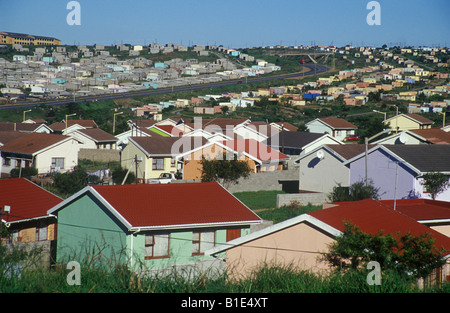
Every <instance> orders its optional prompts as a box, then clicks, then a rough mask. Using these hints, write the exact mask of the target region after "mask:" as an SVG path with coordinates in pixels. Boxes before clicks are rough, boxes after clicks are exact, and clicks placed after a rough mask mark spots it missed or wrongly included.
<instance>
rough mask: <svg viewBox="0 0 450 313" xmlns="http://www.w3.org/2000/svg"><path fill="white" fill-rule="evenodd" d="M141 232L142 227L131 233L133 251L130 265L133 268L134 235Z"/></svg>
mask: <svg viewBox="0 0 450 313" xmlns="http://www.w3.org/2000/svg"><path fill="white" fill-rule="evenodd" d="M139 232H141V229H140V228H138V229H137V230H135V231H134V232H132V233H131V244H130V246H131V248H130V249H131V251H130V252H131V253H130V267H131V269H133V242H134V240H133V237H134V235H135V234H137V233H139Z"/></svg>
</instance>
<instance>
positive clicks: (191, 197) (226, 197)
mask: <svg viewBox="0 0 450 313" xmlns="http://www.w3.org/2000/svg"><path fill="white" fill-rule="evenodd" d="M48 214H51V215H54V216H56V217H57V248H56V261H57V262H58V263H63V264H64V263H67V262H70V261H77V262H79V263H80V264H84V263H85V262H92V260H94V259H95V260H102V261H101V262H100V263H101V264H104V262H107V263H109V264H111V265H115V264H119V263H120V264H125V263H126V264H128V265H129V266H130V267H131V268H133V269H136V270H137V269H138V267H139V268H141V267H142V266H143V267H144V268H149V269H161V268H167V267H170V266H175V265H177V266H178V265H192V264H198V263H202V262H203V263H206V261H212V260H213V258H212V257H210V256H205V255H204V251H206V250H207V249H210V248H212V247H214V246H216V245H220V244H224V243H226V242H227V241H229V240H232V239H235V238H238V237H240V236H244V235H246V234H248V233H250V226H251V225H253V224H259V223H261V222H262V220H261V219H260V218H259V217H258V216H257V215H256V214H255V213H253V212H252V211H251V210H250V209H249V208H248V207H246V206H245V205H244V204H242V203H241V202H240V201H239V200H238V199H237V198H235V197H234V196H233V195H232V194H231V193H229V192H228V191H227V190H226V189H224V188H223V187H222V186H221V185H219V184H217V183H177V184H135V185H110V186H88V187H86V188H84V189H82V190H81V191H79V192H78V193H76V194H74V195H73V196H71V197H70V198H68V199H66V200H65V201H63V202H61V203H60V204H58V205H56V206H55V207H53V208H52V209H50V210H49V211H48Z"/></svg>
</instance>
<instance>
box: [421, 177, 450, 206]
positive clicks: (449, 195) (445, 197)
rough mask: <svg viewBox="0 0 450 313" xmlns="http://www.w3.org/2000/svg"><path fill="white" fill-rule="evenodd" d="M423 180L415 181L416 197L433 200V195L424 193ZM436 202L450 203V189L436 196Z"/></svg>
mask: <svg viewBox="0 0 450 313" xmlns="http://www.w3.org/2000/svg"><path fill="white" fill-rule="evenodd" d="M449 180H450V178H449ZM422 183H423V178H422V177H416V178H415V179H414V190H415V196H416V197H419V198H423V199H432V198H431V194H430V193H428V192H426V191H425V192H424V188H423V185H422ZM435 200H439V201H450V188H447V189H446V190H444V191H443V192H442V193H440V194H438V195H437V196H436V199H435Z"/></svg>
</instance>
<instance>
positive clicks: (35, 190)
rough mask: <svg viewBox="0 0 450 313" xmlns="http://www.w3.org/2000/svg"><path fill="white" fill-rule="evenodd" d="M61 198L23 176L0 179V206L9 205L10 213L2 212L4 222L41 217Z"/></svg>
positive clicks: (60, 200)
mask: <svg viewBox="0 0 450 313" xmlns="http://www.w3.org/2000/svg"><path fill="white" fill-rule="evenodd" d="M62 201H63V199H61V198H59V197H58V196H56V195H54V194H52V193H51V192H49V191H47V190H45V189H43V188H41V187H39V186H38V185H36V184H35V183H33V182H31V181H29V180H27V179H25V178H8V179H1V180H0V207H3V206H4V205H9V206H10V207H11V212H10V214H3V217H2V218H3V220H5V221H6V222H16V221H20V220H25V219H30V218H36V217H42V216H46V215H47V211H48V210H49V209H50V208H52V207H53V206H55V205H57V204H58V203H60V202H62Z"/></svg>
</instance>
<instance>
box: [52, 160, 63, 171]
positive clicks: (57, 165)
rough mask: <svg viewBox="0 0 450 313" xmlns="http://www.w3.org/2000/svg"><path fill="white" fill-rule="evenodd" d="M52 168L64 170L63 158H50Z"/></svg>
mask: <svg viewBox="0 0 450 313" xmlns="http://www.w3.org/2000/svg"><path fill="white" fill-rule="evenodd" d="M52 168H59V169H62V168H64V158H52Z"/></svg>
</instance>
